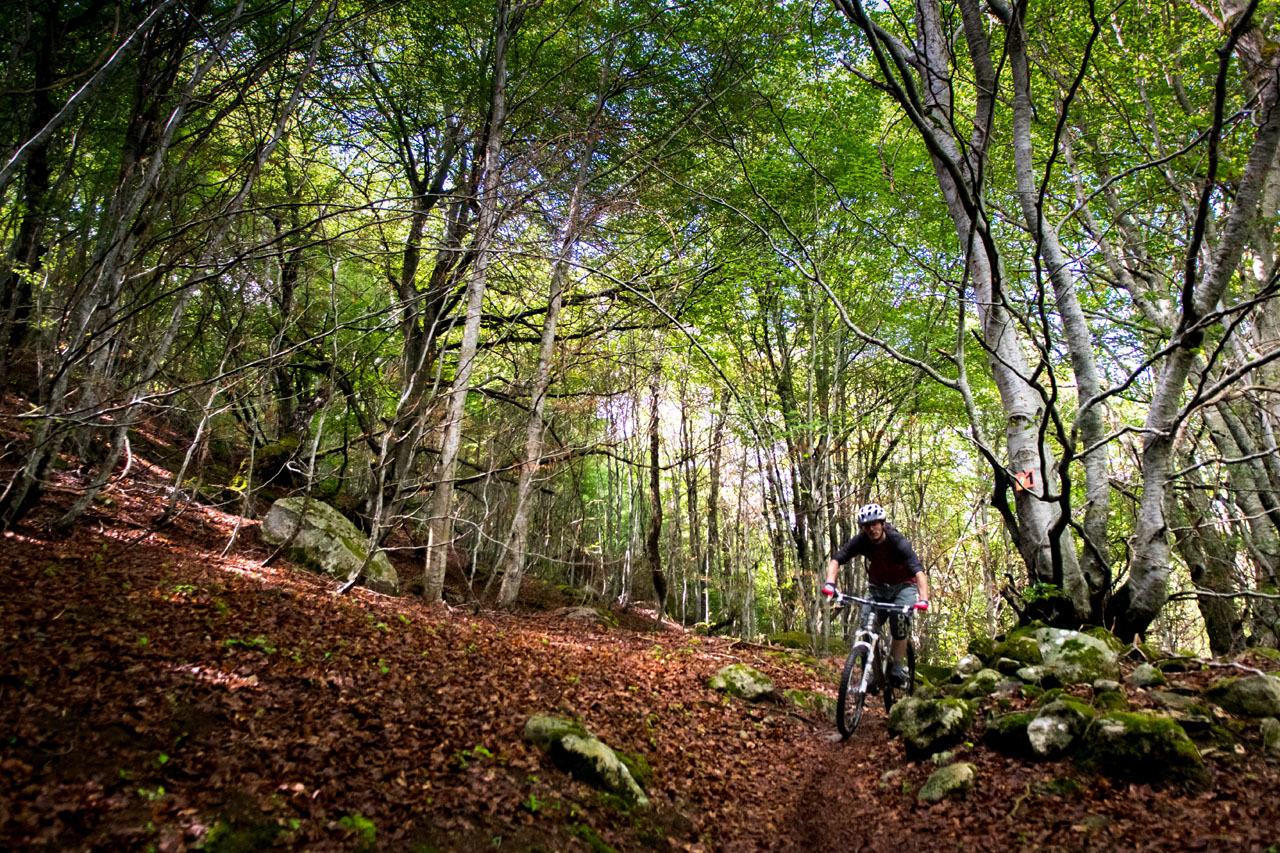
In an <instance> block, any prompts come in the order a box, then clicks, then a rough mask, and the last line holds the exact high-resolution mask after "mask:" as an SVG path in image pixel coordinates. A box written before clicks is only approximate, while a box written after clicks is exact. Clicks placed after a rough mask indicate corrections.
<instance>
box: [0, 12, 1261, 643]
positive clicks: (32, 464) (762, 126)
mask: <svg viewBox="0 0 1280 853" xmlns="http://www.w3.org/2000/svg"><path fill="white" fill-rule="evenodd" d="M1277 8H1278V7H1277V6H1276V4H1275V3H1274V2H1267V3H1263V2H1258V0H1254V2H1251V3H1248V4H1244V3H1239V2H1236V1H1235V0H1228V2H1222V3H1221V4H1203V3H1200V2H1183V0H1178V2H1174V3H1167V2H1161V3H1153V2H1150V0H1130V2H1122V3H1109V4H1102V3H1097V2H1077V1H1076V0H1073V1H1072V2H1068V3H1065V4H1064V3H1055V4H1048V3H1016V2H1015V3H1007V2H1005V0H991V2H988V3H979V2H976V0H954V2H952V1H951V0H946V2H944V0H914V2H905V1H904V0H882V2H878V3H870V4H868V3H864V2H862V0H834V2H833V3H831V4H822V3H819V4H810V3H796V2H777V3H768V4H751V3H727V4H726V3H708V2H702V0H687V2H648V0H627V2H616V3H615V2H600V3H571V2H565V0H541V2H538V0H531V2H524V3H513V2H509V0H497V2H496V3H475V2H470V0H447V1H446V0H407V2H397V3H394V4H393V3H385V2H362V1H361V0H301V2H293V3H285V2H279V0H234V2H231V0H187V1H186V2H178V0H149V2H145V3H121V2H112V0H76V1H75V2H43V3H37V2H33V0H19V2H13V3H8V4H4V6H3V8H0V38H3V39H4V42H5V44H4V50H3V51H2V52H0V76H2V80H3V82H2V84H0V240H3V243H4V254H3V257H2V260H0V387H2V388H3V390H4V392H5V395H6V396H5V401H4V406H3V407H2V408H3V411H2V412H0V417H2V418H3V422H4V426H5V430H4V434H5V436H6V444H5V445H4V447H3V461H4V465H3V474H4V478H3V481H2V482H0V527H3V528H6V529H8V528H10V527H13V526H15V525H18V524H21V523H23V520H24V519H26V518H28V517H29V516H30V514H31V513H32V512H33V510H35V508H37V507H39V506H41V505H42V501H46V500H47V499H48V497H49V494H50V491H51V490H63V491H65V490H67V489H70V490H71V491H72V492H73V493H74V495H75V498H74V500H73V501H72V502H71V504H70V506H69V508H66V509H65V511H60V513H59V515H58V516H57V517H56V519H55V520H54V521H53V522H52V526H53V528H54V529H55V530H57V531H60V532H66V531H68V530H70V529H71V528H72V527H73V526H74V525H75V524H76V523H77V522H78V521H79V520H80V519H81V518H82V517H83V515H84V513H85V511H86V510H87V509H88V508H89V507H90V506H91V505H92V504H93V502H94V500H95V497H96V496H97V495H98V494H99V493H100V492H101V490H102V489H103V488H104V487H106V486H107V485H108V484H109V483H110V482H111V480H112V478H113V477H114V476H116V475H117V474H118V473H119V472H120V470H121V468H122V466H124V467H127V466H128V465H129V464H131V460H132V458H133V453H132V448H131V441H137V440H138V430H139V428H140V427H141V426H142V425H144V424H155V423H163V424H165V425H167V427H168V428H171V429H174V430H177V431H179V432H180V433H181V434H182V435H184V436H186V437H187V440H188V442H189V448H187V449H185V456H184V457H183V458H180V459H178V460H177V461H176V462H175V464H174V465H173V466H172V470H171V471H169V472H168V474H169V487H168V494H167V495H166V498H167V502H168V503H167V510H166V512H165V515H164V517H162V518H160V519H157V520H156V523H164V522H165V521H166V520H167V519H169V518H172V517H173V516H174V515H176V514H177V513H180V512H182V511H183V510H184V508H185V507H187V506H188V505H190V504H191V503H192V502H193V501H201V502H215V503H219V504H221V505H223V506H224V507H225V508H226V509H228V511H231V512H235V513H238V514H240V515H242V516H244V517H246V518H257V517H260V516H261V515H263V514H264V513H265V511H266V509H267V507H269V506H270V504H271V502H272V501H273V500H275V499H277V498H280V497H283V496H287V495H302V496H306V498H307V499H308V500H314V501H319V502H324V503H326V504H329V505H331V506H333V507H334V508H336V509H338V510H339V511H340V512H342V513H343V514H345V515H346V516H348V517H349V518H351V519H352V520H353V521H355V522H356V523H357V524H358V526H359V527H360V528H361V529H362V530H363V531H365V532H366V533H368V535H369V537H370V541H371V543H373V548H375V549H376V548H379V547H381V548H385V549H388V550H390V551H391V552H392V553H396V552H397V551H399V552H402V553H406V554H408V553H411V554H413V555H415V558H416V560H417V563H416V565H417V566H418V569H417V571H418V577H416V578H413V579H410V580H411V581H412V584H411V585H412V587H413V589H414V591H415V592H418V593H420V594H421V595H423V596H425V597H426V598H427V599H429V600H437V599H440V598H441V597H442V596H443V595H444V594H445V584H446V579H447V578H448V577H450V576H451V573H459V574H460V575H462V576H465V578H466V579H467V580H469V581H473V582H475V581H478V582H479V583H478V585H477V586H476V589H478V590H480V591H479V592H478V593H475V594H477V595H480V596H481V597H482V598H484V599H485V600H486V601H488V602H497V603H499V604H502V605H504V606H510V605H511V604H512V602H514V601H515V599H516V596H517V594H518V592H519V589H520V585H521V582H522V579H523V578H525V577H527V576H530V575H533V576H536V577H538V578H540V579H542V580H544V581H548V582H552V583H559V584H564V585H572V586H575V587H577V588H582V589H591V590H594V591H595V592H596V593H597V594H599V595H601V596H606V597H608V598H610V599H621V600H623V601H629V600H632V599H650V600H652V599H655V598H656V599H657V601H658V604H659V608H660V609H662V608H665V609H666V611H667V612H668V613H669V614H670V615H671V616H673V617H674V618H676V619H678V620H680V621H682V622H684V623H686V624H690V625H692V624H694V623H698V622H702V623H706V625H707V626H708V629H709V630H731V631H733V632H735V633H737V634H739V635H741V636H746V637H753V636H757V635H760V634H773V633H777V632H781V631H788V630H804V631H808V632H809V633H810V634H811V635H813V636H819V635H821V634H822V633H823V631H824V627H825V626H824V620H823V618H822V612H823V611H822V607H821V606H820V603H819V602H820V598H821V596H820V595H819V592H818V590H819V586H820V584H821V581H822V574H823V570H824V569H825V566H826V562H827V559H828V557H829V555H830V553H831V552H832V551H833V550H835V548H836V546H837V545H838V544H839V543H840V542H842V541H844V540H845V539H847V538H848V537H849V536H850V535H852V533H853V532H855V530H854V528H855V527H856V525H855V524H854V519H855V515H856V510H857V508H858V506H859V505H861V504H863V503H866V502H869V501H875V502H878V503H880V504H883V505H884V506H885V507H887V509H888V511H889V517H890V521H891V522H892V524H893V525H895V526H896V527H897V528H898V529H900V530H901V531H903V532H904V533H905V534H906V535H907V537H908V538H909V539H910V540H911V541H912V542H913V543H914V545H915V548H916V550H917V551H918V553H919V554H920V556H921V557H922V558H923V560H924V561H925V564H926V565H927V566H928V567H929V570H930V578H931V579H930V584H931V587H932V589H933V592H934V598H935V600H937V601H938V603H939V607H938V608H936V609H937V610H938V611H940V612H938V613H937V614H936V615H935V616H933V617H932V621H931V622H930V624H929V626H928V629H927V630H928V635H927V637H926V638H925V641H926V650H928V649H929V648H933V649H941V648H955V647H958V646H960V645H962V644H963V639H964V638H965V637H967V636H968V635H969V633H970V632H971V631H972V630H973V629H976V628H977V629H982V628H985V629H990V630H991V631H993V632H994V630H995V628H996V627H997V626H999V625H1004V624H1008V623H1010V622H1012V621H1014V620H1029V619H1033V618H1040V619H1044V620H1046V621H1048V622H1051V623H1055V624H1060V625H1071V626H1077V625H1104V626H1106V627H1108V628H1110V629H1112V630H1115V631H1116V633H1117V634H1119V635H1120V636H1121V637H1123V638H1125V639H1126V640H1128V639H1130V638H1132V637H1134V636H1135V635H1139V634H1147V633H1158V634H1159V635H1160V636H1161V637H1162V638H1163V639H1164V640H1166V644H1167V645H1168V646H1169V647H1174V648H1176V647H1191V648H1197V649H1199V648H1207V649H1210V650H1212V651H1213V652H1215V653H1219V654H1225V653H1228V652H1231V651H1238V650H1239V649H1241V648H1242V647H1243V646H1245V645H1246V644H1249V645H1263V646H1269V647H1273V648H1274V647H1276V646H1277V645H1278V644H1280V596H1278V595H1277V577H1278V576H1280V451H1278V450H1277V445H1276V431H1277V429H1280V399H1277V395H1278V394H1280V364H1278V363H1277V359H1280V304H1278V303H1277V299H1276V296H1277V289H1278V276H1280V256H1278V255H1277V249H1276V246H1275V242H1276V237H1277V230H1276V229H1277V225H1278V224H1280V169H1278V168H1277V157H1278V156H1280V152H1278V151H1277V148H1278V146H1280V110H1277V109H1276V106H1277V99H1278V96H1280V77H1278V75H1280V51H1278V50H1276V41H1277V39H1280V33H1278V32H1277V26H1276V12H1277ZM370 556H372V549H371V552H370ZM367 562H368V561H366V563H367ZM357 580H359V578H358V577H353V578H351V581H352V582H355V581H357ZM862 582H863V581H862V579H861V573H860V572H856V571H854V570H852V569H850V570H849V572H848V574H847V575H845V576H843V577H842V581H841V586H842V587H843V586H849V587H853V588H856V587H857V585H858V584H859V583H862ZM816 642H823V641H822V640H820V639H819V640H817V641H816Z"/></svg>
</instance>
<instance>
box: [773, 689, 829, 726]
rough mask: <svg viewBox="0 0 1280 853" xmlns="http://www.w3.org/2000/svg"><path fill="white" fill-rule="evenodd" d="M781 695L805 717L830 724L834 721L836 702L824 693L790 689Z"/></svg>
mask: <svg viewBox="0 0 1280 853" xmlns="http://www.w3.org/2000/svg"><path fill="white" fill-rule="evenodd" d="M782 695H783V697H784V698H785V699H786V700H787V701H788V702H790V703H791V704H792V705H795V706H796V707H797V708H799V709H800V710H801V711H803V712H804V713H805V714H806V715H809V716H812V717H817V718H819V719H825V720H827V721H828V722H832V723H834V722H835V721H836V700H834V699H832V698H831V697H830V696H828V695H827V694H825V693H819V692H817V691H816V690H799V689H796V688H791V689H788V690H784V691H782Z"/></svg>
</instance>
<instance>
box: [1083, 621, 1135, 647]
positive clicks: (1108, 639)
mask: <svg viewBox="0 0 1280 853" xmlns="http://www.w3.org/2000/svg"><path fill="white" fill-rule="evenodd" d="M1084 633H1085V634H1088V635H1089V636H1090V637H1093V638H1094V639H1095V640H1101V641H1102V642H1104V643H1106V644H1107V648H1109V649H1111V651H1113V652H1115V653H1116V654H1122V653H1123V652H1124V650H1125V649H1127V648H1129V645H1128V644H1127V643H1126V642H1125V641H1124V640H1122V639H1120V638H1119V637H1117V636H1116V635H1115V634H1113V633H1111V632H1110V631H1108V630H1107V629H1106V628H1103V627H1100V626H1097V625H1095V626H1094V627H1092V628H1086V629H1085V630H1084Z"/></svg>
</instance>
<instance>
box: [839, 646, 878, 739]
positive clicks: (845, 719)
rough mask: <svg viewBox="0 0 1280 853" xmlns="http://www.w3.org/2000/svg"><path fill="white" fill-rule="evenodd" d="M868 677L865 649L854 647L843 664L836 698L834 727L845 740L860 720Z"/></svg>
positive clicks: (865, 697)
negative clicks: (835, 726) (837, 728)
mask: <svg viewBox="0 0 1280 853" xmlns="http://www.w3.org/2000/svg"><path fill="white" fill-rule="evenodd" d="M868 675H870V673H868V672H867V649H866V648H865V647H860V646H855V647H854V648H853V651H851V652H849V659H848V660H846V661H845V663H844V673H843V674H842V675H841V676H840V695H839V696H838V697H837V698H836V725H837V726H838V727H839V728H840V734H841V736H843V737H844V738H845V739H846V740H847V739H848V738H849V736H850V735H852V734H853V732H854V729H856V728H858V721H859V720H861V719H862V705H863V703H864V702H866V700H867V694H866V681H867V680H868V679H867V678H866V676H868Z"/></svg>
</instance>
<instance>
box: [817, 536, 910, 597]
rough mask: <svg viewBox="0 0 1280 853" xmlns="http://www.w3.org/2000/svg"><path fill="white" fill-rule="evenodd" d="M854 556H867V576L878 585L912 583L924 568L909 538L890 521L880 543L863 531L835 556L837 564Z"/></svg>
mask: <svg viewBox="0 0 1280 853" xmlns="http://www.w3.org/2000/svg"><path fill="white" fill-rule="evenodd" d="M854 557H866V558H867V562H868V566H867V579H868V580H870V581H871V583H875V584H893V583H910V582H912V581H914V580H915V577H916V572H923V571H924V566H922V565H921V564H920V558H919V557H917V556H916V552H915V551H914V550H912V548H911V543H910V542H908V541H907V537H905V536H903V535H902V534H901V533H899V532H898V531H897V530H895V529H894V528H892V527H890V526H889V525H888V524H885V526H884V538H883V539H881V540H880V542H879V544H875V543H873V542H872V541H871V539H870V538H869V537H868V536H867V534H866V533H859V534H858V535H857V536H854V537H853V538H852V539H850V540H849V541H848V542H846V543H844V544H843V545H841V546H840V550H838V551H836V552H835V553H834V554H832V555H831V559H833V560H835V561H836V562H837V563H847V562H849V561H850V560H852V559H853V558H854Z"/></svg>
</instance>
